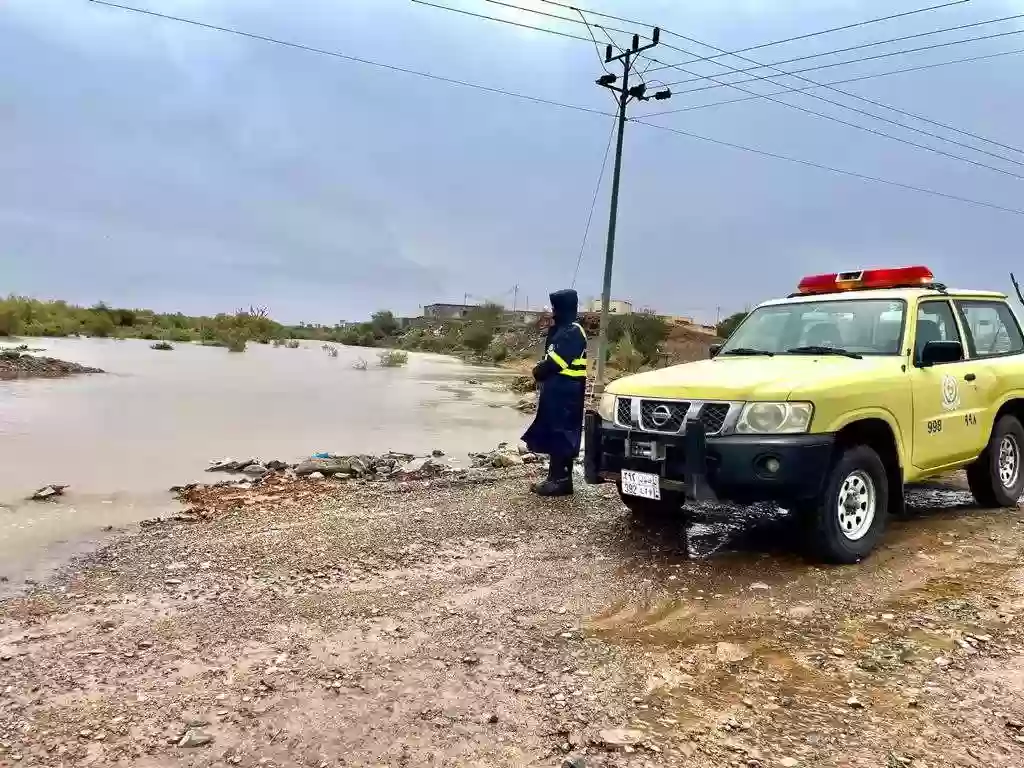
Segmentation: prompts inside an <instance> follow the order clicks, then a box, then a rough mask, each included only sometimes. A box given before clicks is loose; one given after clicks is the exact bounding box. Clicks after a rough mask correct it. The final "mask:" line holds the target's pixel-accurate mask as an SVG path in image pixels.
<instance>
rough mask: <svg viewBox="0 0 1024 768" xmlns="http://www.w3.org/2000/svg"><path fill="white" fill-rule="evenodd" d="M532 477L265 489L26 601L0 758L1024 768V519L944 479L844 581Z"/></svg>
mask: <svg viewBox="0 0 1024 768" xmlns="http://www.w3.org/2000/svg"><path fill="white" fill-rule="evenodd" d="M526 476H527V475H526V473H525V472H524V470H523V468H515V469H512V470H507V471H504V474H495V475H493V476H485V477H480V478H477V479H474V480H469V481H458V482H454V483H436V484H434V485H432V486H431V487H422V486H423V484H422V483H414V484H411V485H405V486H399V485H392V484H387V483H383V484H381V483H378V484H375V485H372V486H371V485H365V486H362V487H359V486H357V485H354V484H350V485H345V486H333V485H332V486H328V484H327V481H320V482H319V483H318V482H317V481H303V482H304V483H308V488H309V489H310V491H309V495H308V496H305V497H296V498H294V499H292V500H291V501H290V502H288V503H287V504H283V503H281V502H280V500H276V499H273V498H268V497H265V496H261V495H260V494H259V493H258V492H257V491H253V492H246V493H245V494H241V495H239V496H238V498H237V499H236V500H235V501H233V502H232V504H231V506H232V507H233V508H234V511H232V512H230V513H229V514H226V515H224V516H222V517H219V518H217V519H215V520H213V521H212V522H206V523H180V522H178V523H165V524H159V525H154V526H151V527H148V528H145V529H143V530H142V531H141V532H140V533H138V534H134V535H130V536H126V537H124V538H123V539H121V540H119V541H118V542H116V543H115V544H113V545H112V546H110V547H108V548H107V549H105V550H104V551H102V552H101V553H99V554H98V555H96V556H95V557H93V558H91V560H90V561H89V562H87V563H84V564H82V565H81V566H80V567H79V568H78V569H77V570H75V571H74V572H72V573H69V574H67V575H66V576H65V577H62V578H61V579H60V580H58V581H56V582H54V583H53V584H51V585H50V586H48V587H46V588H42V589H38V590H36V591H34V592H32V593H31V594H30V595H28V596H26V597H23V598H18V599H13V600H9V601H7V602H5V603H2V604H0V765H3V766H7V765H11V766H13V765H17V766H28V765H108V764H114V763H119V764H122V765H127V764H132V765H137V766H172V765H173V766H178V765H189V766H207V765H210V766H213V765H218V766H228V765H242V766H256V765H260V766H272V765H273V766H291V765H308V766H342V765H346V766H362V765H402V766H421V765H433V766H446V765H449V766H468V765H473V766H525V765H540V766H561V765H563V763H565V764H566V765H569V764H571V765H572V766H582V765H588V766H593V765H608V766H613V765H614V766H663V765H672V766H675V765H679V766H745V767H747V768H756V767H757V766H765V767H767V766H815V767H817V766H873V767H874V766H886V767H887V768H895V767H897V766H904V765H906V766H914V767H916V768H923V767H924V766H931V767H936V768H937V767H938V766H1020V765H1024V639H1022V637H1021V628H1020V622H1019V620H1018V616H1019V615H1020V614H1021V612H1022V611H1024V559H1022V556H1021V553H1022V545H1024V526H1022V524H1021V523H1022V518H1021V517H1020V516H1019V515H1018V514H1017V513H1015V512H1014V513H1008V512H1005V511H984V510H977V509H974V508H972V507H969V506H967V505H968V504H969V496H967V494H965V493H963V492H962V491H957V490H939V491H928V490H922V491H916V492H914V493H913V494H912V498H911V501H912V504H913V505H914V512H915V513H916V514H915V515H914V516H913V519H908V520H901V521H894V522H893V524H892V526H891V528H890V531H889V534H888V536H887V538H886V542H885V547H884V549H883V550H882V551H880V552H879V553H878V554H877V555H876V556H875V557H873V558H872V559H870V560H869V561H868V562H865V563H862V564H861V565H860V566H855V567H848V568H842V569H836V568H822V567H815V566H813V565H809V564H807V563H806V562H805V561H803V560H802V559H800V557H799V555H797V554H796V553H794V551H793V549H792V547H791V546H790V542H791V540H792V535H793V533H792V530H791V528H790V526H789V524H788V522H787V520H786V519H785V518H784V517H778V516H774V517H773V516H761V517H759V516H758V515H751V516H750V517H748V518H747V519H745V520H741V521H739V522H733V523H730V524H723V523H722V522H721V521H720V520H719V519H718V518H716V517H715V516H714V515H710V516H709V517H707V518H706V519H703V520H702V521H701V522H700V523H699V524H698V525H697V526H696V527H695V528H694V530H693V531H692V534H693V535H692V538H691V541H690V546H691V549H692V551H693V553H694V554H695V555H696V556H697V557H696V558H695V559H688V558H687V557H686V556H685V553H684V552H683V551H682V549H681V546H680V536H679V531H678V529H676V528H674V527H673V526H664V527H650V526H642V525H637V524H635V523H633V522H631V520H630V519H629V518H628V517H627V515H626V513H625V511H624V510H623V509H622V507H621V506H620V505H619V503H618V500H617V499H616V498H614V489H609V488H608V487H600V488H583V489H581V491H580V492H579V493H578V494H577V495H576V497H575V498H573V499H571V500H548V501H539V500H537V499H536V498H534V497H532V496H531V495H529V494H528V493H527V492H526V489H525V485H526V482H525V479H524V478H525V477H526ZM325 487H330V488H333V489H334V490H331V491H330V492H328V493H323V492H322V491H321V490H314V489H323V488H325ZM566 761H567V762H566Z"/></svg>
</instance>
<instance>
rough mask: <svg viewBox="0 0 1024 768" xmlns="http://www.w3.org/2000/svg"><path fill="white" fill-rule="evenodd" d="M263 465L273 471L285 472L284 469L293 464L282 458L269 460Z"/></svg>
mask: <svg viewBox="0 0 1024 768" xmlns="http://www.w3.org/2000/svg"><path fill="white" fill-rule="evenodd" d="M263 466H265V467H266V468H267V469H269V470H270V471H271V472H283V471H284V470H286V469H288V468H290V467H291V464H289V463H288V462H287V461H281V460H280V459H274V460H272V461H268V462H267V463H265V464H264V465H263Z"/></svg>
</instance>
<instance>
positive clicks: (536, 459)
mask: <svg viewBox="0 0 1024 768" xmlns="http://www.w3.org/2000/svg"><path fill="white" fill-rule="evenodd" d="M519 456H520V458H522V460H523V464H538V463H540V456H538V455H537V454H536V453H529V452H526V453H521V454H519Z"/></svg>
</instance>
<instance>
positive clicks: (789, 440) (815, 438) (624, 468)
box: [584, 267, 1024, 563]
mask: <svg viewBox="0 0 1024 768" xmlns="http://www.w3.org/2000/svg"><path fill="white" fill-rule="evenodd" d="M1022 421H1024V337H1022V335H1021V327H1020V324H1019V322H1018V320H1017V317H1016V316H1015V314H1014V312H1013V310H1012V309H1011V308H1010V305H1009V304H1008V303H1007V299H1006V296H1005V295H1004V294H1001V293H993V292H986V291H962V290H953V289H947V288H946V287H945V286H943V285H941V284H939V283H937V282H935V280H934V277H933V275H932V273H931V271H930V270H928V269H927V268H925V267H902V268H897V269H871V270H863V271H858V272H841V273H836V274H829V275H815V276H812V277H807V278H804V279H803V280H802V281H801V282H800V285H799V288H798V291H797V293H795V294H793V295H791V296H789V297H788V298H785V299H778V300H774V301H768V302H765V303H764V304H761V305H760V306H758V307H757V308H755V309H754V310H753V311H752V312H751V313H750V314H749V315H748V316H747V318H746V319H745V320H744V321H743V322H742V323H741V324H740V326H739V327H738V328H737V329H736V331H735V332H734V333H733V334H732V336H731V337H730V338H729V340H728V341H726V342H725V344H724V345H722V346H721V347H719V348H716V349H713V350H712V356H711V359H709V360H702V361H698V362H694V363H686V364H684V365H677V366H674V367H671V368H665V369H663V370H658V371H651V372H649V373H641V374H638V375H635V376H628V377H625V378H622V379H618V380H617V381H615V382H613V383H612V384H611V385H610V386H609V387H608V389H607V391H606V392H605V394H603V395H602V397H601V400H600V405H599V407H598V410H597V412H588V413H587V416H586V425H585V435H586V448H585V463H584V466H585V470H586V477H587V481H588V482H591V483H598V482H616V483H617V484H618V487H619V492H620V494H621V496H622V500H623V502H624V503H625V505H626V506H627V507H628V508H629V509H630V510H631V511H632V512H633V513H635V514H640V515H647V514H651V513H657V514H664V513H666V512H672V513H679V512H680V510H681V509H682V507H683V502H684V501H685V500H686V499H691V500H721V501H729V502H735V503H740V504H748V503H753V502H762V501H771V502H777V503H778V504H779V505H780V506H782V507H784V508H786V509H789V510H790V511H791V512H793V513H794V514H795V515H796V516H797V517H798V518H799V520H800V522H801V525H802V527H803V530H804V531H805V532H806V535H807V543H808V544H809V545H810V547H811V548H812V552H813V553H814V554H815V555H816V556H817V557H819V558H820V559H823V560H826V561H829V562H837V563H853V562H857V561H859V560H860V559H861V558H863V557H865V556H866V555H867V554H868V553H869V552H871V550H872V549H873V548H874V547H875V545H876V544H877V543H878V541H879V538H880V537H881V535H882V532H883V530H884V528H885V524H886V518H887V517H888V514H889V513H890V511H897V510H899V509H901V508H902V504H903V487H904V484H905V483H909V482H914V481H918V480H922V479H924V478H927V477H929V476H933V475H937V474H939V473H943V472H949V471H950V470H955V469H960V468H966V469H967V478H968V481H969V483H970V489H971V491H972V493H973V494H974V497H975V499H977V501H978V502H979V503H980V504H982V505H984V506H986V507H995V506H1001V507H1012V506H1014V505H1016V503H1017V500H1018V499H1019V498H1020V496H1021V492H1022V490H1024V472H1022V471H1021V459H1022V454H1021V451H1022V448H1024V428H1022V427H1021V422H1022Z"/></svg>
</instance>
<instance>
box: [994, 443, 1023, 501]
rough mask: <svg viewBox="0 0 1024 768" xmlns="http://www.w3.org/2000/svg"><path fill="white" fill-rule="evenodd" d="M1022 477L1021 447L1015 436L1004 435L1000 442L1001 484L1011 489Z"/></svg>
mask: <svg viewBox="0 0 1024 768" xmlns="http://www.w3.org/2000/svg"><path fill="white" fill-rule="evenodd" d="M1019 476H1020V446H1019V445H1017V438H1016V437H1014V436H1013V435H1003V439H1002V440H1000V441H999V482H1000V483H1002V484H1003V488H1006V489H1008V490H1009V489H1010V488H1013V487H1014V486H1015V485H1016V484H1017V478H1018V477H1019Z"/></svg>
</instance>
